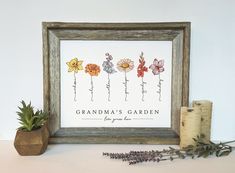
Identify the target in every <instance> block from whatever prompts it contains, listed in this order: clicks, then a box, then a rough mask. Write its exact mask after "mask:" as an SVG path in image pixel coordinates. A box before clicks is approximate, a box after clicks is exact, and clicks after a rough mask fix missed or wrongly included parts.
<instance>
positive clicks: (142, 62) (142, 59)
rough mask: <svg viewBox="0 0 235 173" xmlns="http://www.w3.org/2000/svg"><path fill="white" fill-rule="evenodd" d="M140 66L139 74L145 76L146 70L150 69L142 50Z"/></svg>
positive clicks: (138, 68)
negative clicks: (146, 64)
mask: <svg viewBox="0 0 235 173" xmlns="http://www.w3.org/2000/svg"><path fill="white" fill-rule="evenodd" d="M139 63H140V64H139V66H138V67H137V76H138V77H144V72H147V71H148V68H147V67H146V66H145V60H144V57H143V52H141V55H140V59H139Z"/></svg>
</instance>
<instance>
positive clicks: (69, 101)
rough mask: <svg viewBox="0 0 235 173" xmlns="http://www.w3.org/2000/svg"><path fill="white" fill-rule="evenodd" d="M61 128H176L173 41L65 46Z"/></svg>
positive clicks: (74, 42) (70, 42) (66, 42)
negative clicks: (172, 120)
mask: <svg viewBox="0 0 235 173" xmlns="http://www.w3.org/2000/svg"><path fill="white" fill-rule="evenodd" d="M60 50H61V52H60V59H61V62H60V73H61V127H62V128H63V127H150V128H151V127H171V75H172V42H171V41H80V40H79V41H77V40H62V41H60Z"/></svg>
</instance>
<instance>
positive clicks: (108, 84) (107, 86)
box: [106, 73, 110, 102]
mask: <svg viewBox="0 0 235 173" xmlns="http://www.w3.org/2000/svg"><path fill="white" fill-rule="evenodd" d="M106 88H107V89H108V101H109V102H110V74H109V73H108V83H107V84H106Z"/></svg>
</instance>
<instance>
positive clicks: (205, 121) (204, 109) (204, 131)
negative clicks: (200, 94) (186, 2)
mask: <svg viewBox="0 0 235 173" xmlns="http://www.w3.org/2000/svg"><path fill="white" fill-rule="evenodd" d="M193 107H194V108H196V107H197V108H199V109H200V114H201V135H203V136H204V142H206V143H208V142H209V141H210V138H211V114H212V102H211V101H208V100H198V101H193Z"/></svg>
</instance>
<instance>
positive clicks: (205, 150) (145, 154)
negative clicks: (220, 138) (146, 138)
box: [103, 137, 235, 165]
mask: <svg viewBox="0 0 235 173" xmlns="http://www.w3.org/2000/svg"><path fill="white" fill-rule="evenodd" d="M194 140H195V143H196V145H195V146H192V145H189V146H188V147H186V148H183V149H175V148H172V147H169V149H164V150H152V151H130V152H128V153H107V152H104V153H103V155H104V156H108V157H109V158H110V159H119V160H122V161H124V162H128V163H129V165H134V164H137V163H143V162H160V161H167V160H170V161H173V160H175V159H185V158H187V157H190V158H192V159H193V158H198V157H204V158H206V157H208V156H210V155H215V156H216V157H221V156H227V155H229V154H230V153H231V152H232V150H233V148H234V147H231V146H229V145H228V144H229V143H232V142H235V140H234V141H229V142H224V143H221V142H220V143H217V144H216V143H213V142H211V141H210V142H209V143H204V142H203V137H197V138H196V139H194Z"/></svg>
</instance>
